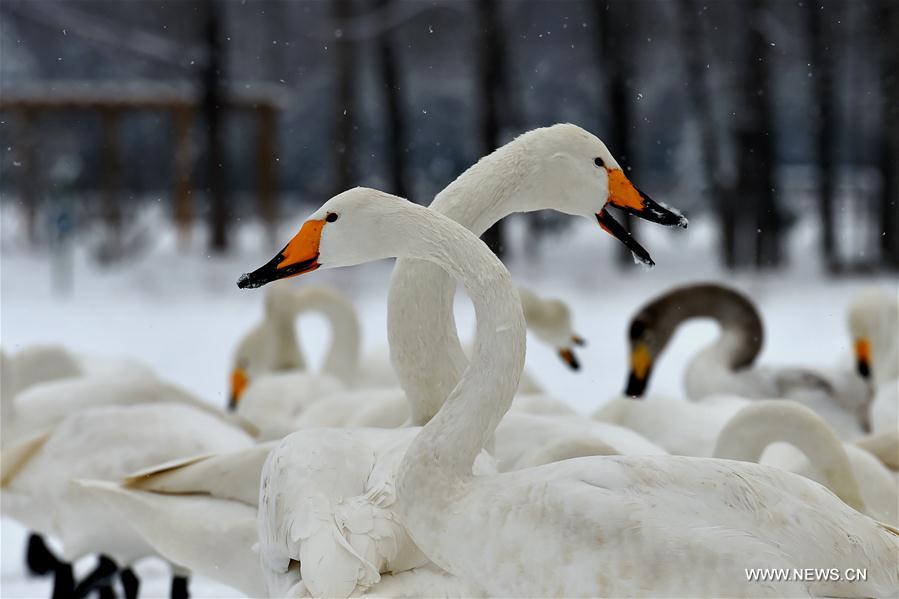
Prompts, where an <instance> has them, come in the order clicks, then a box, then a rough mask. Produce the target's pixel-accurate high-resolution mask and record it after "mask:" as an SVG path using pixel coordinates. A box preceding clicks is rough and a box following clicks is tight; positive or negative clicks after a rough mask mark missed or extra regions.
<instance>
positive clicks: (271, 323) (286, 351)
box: [229, 283, 396, 428]
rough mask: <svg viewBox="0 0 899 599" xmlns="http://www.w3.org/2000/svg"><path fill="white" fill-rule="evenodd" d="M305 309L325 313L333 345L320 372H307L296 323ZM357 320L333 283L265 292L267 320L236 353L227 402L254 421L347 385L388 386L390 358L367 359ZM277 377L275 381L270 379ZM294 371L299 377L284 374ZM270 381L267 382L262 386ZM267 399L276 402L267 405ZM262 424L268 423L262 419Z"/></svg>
mask: <svg viewBox="0 0 899 599" xmlns="http://www.w3.org/2000/svg"><path fill="white" fill-rule="evenodd" d="M306 312H315V313H319V314H322V315H324V316H325V318H326V319H327V321H328V325H329V326H330V328H331V342H330V347H329V349H328V351H327V353H326V355H325V360H324V363H323V364H322V369H321V372H320V373H311V372H308V371H307V370H306V359H305V357H304V356H303V352H302V349H301V347H300V343H299V340H298V338H297V334H296V330H295V328H294V321H295V320H296V319H297V318H298V317H299V316H301V315H302V314H304V313H306ZM360 337H361V331H360V326H359V318H358V316H357V314H356V310H355V308H354V307H353V305H352V304H351V303H350V302H349V301H348V300H347V299H346V298H345V297H344V296H343V295H342V294H341V293H339V292H337V291H336V290H334V289H331V288H329V287H302V288H294V287H292V286H289V285H288V284H286V283H285V284H281V285H276V286H274V287H273V289H272V290H271V291H270V292H269V293H268V294H267V295H266V298H265V310H264V316H263V319H262V320H261V321H260V322H259V323H258V324H256V325H255V326H254V327H253V328H252V329H250V331H249V332H247V333H246V334H245V335H244V337H243V338H242V339H241V340H240V342H239V343H238V345H237V348H236V350H235V352H234V360H233V367H232V371H231V393H230V400H229V406H230V407H231V408H232V409H234V408H236V409H237V410H238V412H239V413H241V414H242V415H243V416H244V417H246V418H248V419H249V420H251V421H253V419H254V418H255V417H257V416H260V417H264V414H266V413H269V412H270V411H271V407H279V408H284V407H287V405H288V404H289V403H291V402H292V403H294V404H296V406H295V407H294V409H292V410H291V411H292V412H296V413H300V412H301V411H302V409H304V408H305V407H308V406H309V405H311V403H313V402H315V401H317V400H318V399H321V398H322V397H324V396H325V395H327V394H329V393H332V392H336V391H339V390H342V389H344V388H348V387H372V386H375V387H390V386H395V385H396V378H395V376H394V375H393V371H392V369H391V368H390V366H389V364H388V363H387V360H386V359H381V360H377V359H375V358H370V359H363V358H362V356H361V350H360ZM270 375H279V380H278V381H277V382H275V383H272V382H271V381H266V379H267V378H268V377H269V376H270ZM286 375H295V376H286ZM264 383H267V384H264ZM267 400H272V401H276V402H277V403H278V406H268V405H267V404H266V401H267ZM258 424H259V425H260V426H261V427H263V428H264V426H265V424H266V422H265V421H263V422H259V423H258Z"/></svg>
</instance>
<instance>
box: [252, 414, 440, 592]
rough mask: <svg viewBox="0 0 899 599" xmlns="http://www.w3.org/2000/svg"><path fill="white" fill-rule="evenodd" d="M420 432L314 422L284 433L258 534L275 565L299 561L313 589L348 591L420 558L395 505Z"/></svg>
mask: <svg viewBox="0 0 899 599" xmlns="http://www.w3.org/2000/svg"><path fill="white" fill-rule="evenodd" d="M415 432H416V431H415V430H414V429H402V430H380V429H308V430H302V431H298V432H296V433H294V434H292V435H290V436H288V437H286V438H285V439H283V440H282V441H281V442H280V443H279V444H278V446H277V447H276V448H275V449H274V450H272V452H271V454H270V455H269V457H268V460H267V461H266V463H265V466H264V468H263V474H262V490H261V495H260V506H259V507H260V520H259V538H260V546H261V554H262V559H263V562H264V563H267V562H270V563H271V567H269V568H268V570H269V571H273V572H277V571H282V572H285V573H287V572H288V570H289V568H288V566H289V563H290V561H291V560H294V561H298V562H299V563H300V572H301V575H302V580H303V583H304V585H305V587H306V588H307V589H308V590H309V592H311V593H312V594H313V595H316V596H348V595H349V594H351V593H352V592H353V591H354V590H355V589H356V588H357V587H359V588H361V589H365V588H368V587H369V586H371V585H372V584H374V583H376V582H378V580H380V572H382V571H389V570H391V569H399V568H409V567H414V566H415V565H420V564H421V563H422V562H423V559H422V558H421V557H420V553H418V551H417V549H414V545H412V543H411V541H410V539H409V537H408V535H407V534H406V532H405V529H404V528H403V527H402V526H401V525H400V524H399V522H398V521H397V519H396V517H395V515H394V512H393V504H394V502H395V501H396V495H395V489H394V480H395V472H396V468H397V466H398V464H399V462H400V460H401V459H402V456H403V454H404V452H405V448H406V447H407V446H408V444H409V442H411V439H412V438H413V436H414V434H415ZM410 546H412V547H413V549H410ZM409 564H411V565H409ZM274 584H275V585H277V587H280V588H283V586H282V584H281V583H278V582H277V581H276V582H274ZM272 588H273V587H272V586H270V587H269V589H270V590H271V589H272Z"/></svg>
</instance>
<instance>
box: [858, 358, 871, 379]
mask: <svg viewBox="0 0 899 599" xmlns="http://www.w3.org/2000/svg"><path fill="white" fill-rule="evenodd" d="M858 374H859V376H861V377H862V378H863V379H867V378H869V377H870V376H871V367H870V366H869V365H868V362H867V361H866V360H859V361H858Z"/></svg>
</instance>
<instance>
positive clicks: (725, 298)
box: [625, 283, 869, 438]
mask: <svg viewBox="0 0 899 599" xmlns="http://www.w3.org/2000/svg"><path fill="white" fill-rule="evenodd" d="M702 316H707V317H711V318H714V319H715V320H717V321H718V323H719V325H720V326H721V333H720V335H719V337H718V339H717V340H716V341H715V343H713V344H712V345H710V346H709V347H707V348H706V349H704V350H703V351H701V352H699V354H697V355H696V357H694V358H693V360H692V361H691V362H690V364H689V366H688V367H687V371H686V373H685V375H684V388H685V390H686V395H687V397H688V398H689V399H693V400H695V399H701V398H704V397H708V396H711V395H718V394H721V395H735V396H738V397H745V398H750V399H765V398H788V399H794V400H796V401H799V402H801V403H804V404H806V405H808V406H809V407H811V408H813V409H814V410H815V411H816V412H818V413H820V414H821V415H822V416H823V417H824V418H825V419H826V420H827V421H828V423H829V424H830V425H831V426H832V427H833V428H834V430H836V431H837V433H838V434H840V436H841V437H844V438H851V437H857V436H860V435H861V434H862V429H861V425H860V423H859V420H858V415H857V409H858V406H860V405H863V404H864V403H865V402H866V401H867V399H866V398H867V397H868V395H869V391H868V390H867V389H866V387H865V385H864V384H863V382H862V381H861V380H860V379H859V378H858V377H856V376H853V375H852V373H849V372H841V373H838V376H835V375H834V373H828V372H824V371H822V370H812V369H806V368H772V367H760V366H754V362H755V359H756V357H757V356H758V353H759V351H760V350H761V348H762V342H763V338H764V333H763V329H762V321H761V318H760V316H759V313H758V310H757V309H756V307H755V305H754V304H753V302H752V300H750V299H749V298H748V297H746V296H745V295H743V294H742V293H740V292H738V291H736V290H735V289H732V288H729V287H725V286H723V285H719V284H716V283H704V284H692V285H686V286H683V287H676V288H674V289H671V290H669V291H667V292H665V293H663V294H661V295H660V296H658V297H656V298H654V299H653V300H652V301H650V302H649V303H648V304H646V305H645V306H643V307H642V308H641V309H640V310H639V311H638V312H637V314H636V315H635V316H634V317H633V318H632V319H631V325H630V330H629V332H628V337H629V341H630V349H631V352H630V362H631V368H630V374H629V377H628V382H627V388H626V390H625V395H628V396H631V397H640V396H642V395H643V394H644V392H645V390H646V386H647V383H648V381H649V378H650V375H651V374H652V367H653V363H654V362H655V360H657V359H658V357H659V355H661V354H662V352H664V350H665V348H666V346H667V345H668V343H669V341H670V340H671V337H672V336H673V334H674V332H675V331H676V330H677V328H678V326H680V325H681V323H683V322H684V321H686V320H688V319H690V318H696V317H702Z"/></svg>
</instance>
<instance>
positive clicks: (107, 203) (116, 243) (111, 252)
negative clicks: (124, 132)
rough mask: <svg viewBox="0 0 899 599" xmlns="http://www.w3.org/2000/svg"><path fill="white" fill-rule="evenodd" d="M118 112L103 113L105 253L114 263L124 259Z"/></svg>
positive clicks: (111, 110)
mask: <svg viewBox="0 0 899 599" xmlns="http://www.w3.org/2000/svg"><path fill="white" fill-rule="evenodd" d="M120 116H121V115H120V114H119V111H118V110H115V109H106V110H104V111H103V135H104V143H103V173H104V179H105V180H104V184H103V222H104V223H105V224H106V243H105V246H106V247H105V248H104V250H105V253H106V255H107V256H108V257H109V259H110V260H118V259H119V258H121V256H122V207H121V205H120V201H121V199H122V177H121V172H122V144H121V130H120V127H119V124H120V122H121V121H120Z"/></svg>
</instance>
